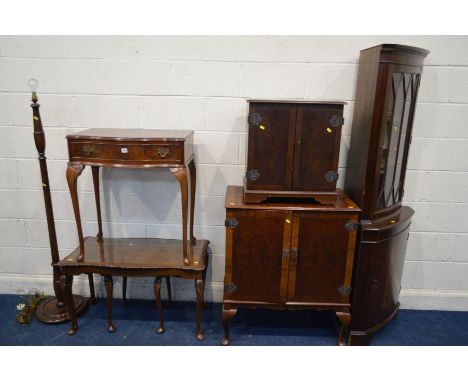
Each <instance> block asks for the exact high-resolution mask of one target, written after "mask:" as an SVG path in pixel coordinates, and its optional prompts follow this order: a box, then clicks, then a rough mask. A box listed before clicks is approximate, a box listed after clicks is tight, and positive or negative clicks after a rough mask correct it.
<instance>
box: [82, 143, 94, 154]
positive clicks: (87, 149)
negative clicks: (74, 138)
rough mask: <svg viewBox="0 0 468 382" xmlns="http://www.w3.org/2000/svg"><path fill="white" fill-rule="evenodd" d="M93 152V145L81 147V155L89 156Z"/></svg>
mask: <svg viewBox="0 0 468 382" xmlns="http://www.w3.org/2000/svg"><path fill="white" fill-rule="evenodd" d="M93 152H94V147H93V145H84V146H83V154H84V155H91V154H92V153H93Z"/></svg>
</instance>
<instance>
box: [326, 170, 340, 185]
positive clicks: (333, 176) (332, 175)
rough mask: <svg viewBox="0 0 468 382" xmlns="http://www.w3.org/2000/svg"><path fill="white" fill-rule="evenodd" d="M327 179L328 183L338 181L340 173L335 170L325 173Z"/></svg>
mask: <svg viewBox="0 0 468 382" xmlns="http://www.w3.org/2000/svg"><path fill="white" fill-rule="evenodd" d="M325 180H326V181H327V182H328V183H333V182H336V181H337V180H338V173H337V172H334V171H328V172H327V173H326V174H325Z"/></svg>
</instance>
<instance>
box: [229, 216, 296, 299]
mask: <svg viewBox="0 0 468 382" xmlns="http://www.w3.org/2000/svg"><path fill="white" fill-rule="evenodd" d="M232 219H235V220H232ZM227 222H228V223H227V228H226V273H225V278H224V285H225V286H224V288H225V289H224V301H225V302H226V301H228V300H231V301H244V302H246V301H252V302H263V303H282V302H285V301H286V297H287V280H288V254H289V247H290V240H291V226H292V213H291V212H288V211H274V210H228V211H227ZM229 222H233V223H229ZM230 225H231V227H229V226H230ZM234 226H235V227H234Z"/></svg>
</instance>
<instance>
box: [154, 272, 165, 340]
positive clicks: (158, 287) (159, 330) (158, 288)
mask: <svg viewBox="0 0 468 382" xmlns="http://www.w3.org/2000/svg"><path fill="white" fill-rule="evenodd" d="M154 297H155V299H156V309H157V310H158V316H159V328H157V329H156V333H158V334H162V333H163V332H164V315H163V308H162V303H161V277H156V278H155V279H154Z"/></svg>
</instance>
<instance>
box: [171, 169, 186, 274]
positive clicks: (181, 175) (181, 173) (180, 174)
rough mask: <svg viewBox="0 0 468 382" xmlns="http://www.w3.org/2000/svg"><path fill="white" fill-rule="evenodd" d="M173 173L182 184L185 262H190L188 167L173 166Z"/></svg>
mask: <svg viewBox="0 0 468 382" xmlns="http://www.w3.org/2000/svg"><path fill="white" fill-rule="evenodd" d="M171 172H172V174H173V175H174V176H175V177H176V179H177V180H178V181H179V184H180V191H181V194H182V245H183V254H184V264H185V265H188V264H190V259H189V257H188V253H187V209H188V197H187V195H188V180H187V168H186V167H175V168H171Z"/></svg>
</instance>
